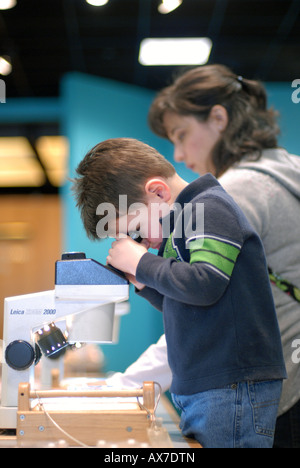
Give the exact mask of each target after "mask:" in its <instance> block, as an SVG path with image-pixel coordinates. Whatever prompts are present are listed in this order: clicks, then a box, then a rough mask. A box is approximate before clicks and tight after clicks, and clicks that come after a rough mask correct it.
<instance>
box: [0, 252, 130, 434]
mask: <svg viewBox="0 0 300 468" xmlns="http://www.w3.org/2000/svg"><path fill="white" fill-rule="evenodd" d="M128 297H129V284H128V281H127V280H126V278H125V277H123V276H122V275H119V274H118V273H116V272H115V271H112V270H111V269H110V268H109V267H107V266H104V265H101V264H100V263H98V262H96V261H95V260H92V259H86V258H85V255H84V254H80V255H78V254H64V255H63V257H62V260H60V261H58V262H56V268H55V289H54V290H51V291H43V292H38V293H33V294H27V295H23V296H15V297H10V298H6V299H5V301H4V330H3V357H2V392H1V407H0V428H13V427H15V425H16V421H15V415H16V407H17V404H18V388H19V384H20V383H23V382H30V384H31V386H32V388H34V366H35V365H36V364H37V363H38V362H39V360H40V359H41V357H42V353H43V354H44V355H45V356H48V357H46V359H49V358H53V357H54V358H55V354H56V353H61V352H62V351H63V349H64V348H66V347H68V346H69V345H71V344H73V343H76V342H82V343H88V342H90V343H91V342H93V343H107V342H113V339H114V323H115V320H116V315H115V305H116V304H117V303H119V302H122V301H126V300H128ZM53 330H54V333H52V334H51V332H52V331H53ZM65 331H67V336H66V335H65V334H63V332H65ZM39 340H41V341H39ZM46 342H47V343H48V344H47V343H46ZM39 343H40V344H39ZM42 343H43V345H42ZM47 353H49V354H47ZM44 359H45V358H44ZM12 424H13V425H12Z"/></svg>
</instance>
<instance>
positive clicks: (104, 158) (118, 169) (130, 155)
mask: <svg viewBox="0 0 300 468" xmlns="http://www.w3.org/2000/svg"><path fill="white" fill-rule="evenodd" d="M76 172H77V174H78V176H79V177H78V178H75V179H73V180H72V182H73V187H72V190H73V192H74V195H75V199H76V201H77V205H76V206H77V207H78V208H79V211H80V214H81V218H82V221H83V225H84V228H85V230H86V232H87V235H88V237H90V238H91V239H94V240H95V239H97V238H98V237H99V236H98V233H97V230H96V228H97V223H98V222H99V221H100V219H102V218H103V217H104V216H106V214H105V213H102V214H101V215H98V214H97V208H98V206H99V205H100V204H110V205H112V206H113V207H114V208H115V210H116V215H117V216H118V217H119V216H121V215H123V214H126V213H120V212H119V204H120V199H119V196H120V195H126V196H127V209H128V207H130V205H132V204H133V203H143V202H145V197H146V193H145V183H146V181H147V180H148V179H149V178H151V177H165V178H169V177H172V176H173V175H174V174H175V169H174V166H173V165H172V164H171V163H170V162H168V161H167V160H166V159H165V158H164V157H163V156H162V155H161V154H160V153H159V152H158V151H156V150H155V149H154V148H152V147H151V146H149V145H146V144H145V143H142V142H141V141H138V140H135V139H132V138H114V139H110V140H106V141H103V142H102V143H99V144H98V145H96V146H95V147H94V148H92V149H91V150H90V151H89V152H88V153H87V154H86V156H85V157H84V159H83V160H82V161H81V163H80V164H79V165H78V167H77V169H76ZM102 206H104V205H102ZM125 209H126V207H125ZM100 211H101V210H100Z"/></svg>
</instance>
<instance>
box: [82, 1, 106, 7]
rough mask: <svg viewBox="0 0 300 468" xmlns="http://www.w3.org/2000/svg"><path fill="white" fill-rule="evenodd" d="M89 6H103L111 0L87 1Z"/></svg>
mask: <svg viewBox="0 0 300 468" xmlns="http://www.w3.org/2000/svg"><path fill="white" fill-rule="evenodd" d="M85 1H86V2H87V3H88V4H89V5H93V6H103V5H106V4H107V3H108V1H109V0H85Z"/></svg>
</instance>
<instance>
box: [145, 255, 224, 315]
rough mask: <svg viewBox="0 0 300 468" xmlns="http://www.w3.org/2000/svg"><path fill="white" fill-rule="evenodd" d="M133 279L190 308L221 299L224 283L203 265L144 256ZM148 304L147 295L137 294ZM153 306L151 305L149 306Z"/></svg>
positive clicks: (222, 279)
mask: <svg viewBox="0 0 300 468" xmlns="http://www.w3.org/2000/svg"><path fill="white" fill-rule="evenodd" d="M136 278H137V280H138V281H140V282H141V283H144V284H146V285H147V286H148V287H150V288H152V289H154V290H156V291H157V292H158V293H160V294H161V295H163V296H168V297H171V298H172V299H175V300H176V301H179V302H183V303H185V304H190V305H201V306H208V305H212V304H214V303H216V302H217V301H219V299H220V298H221V297H222V296H223V294H224V292H225V290H226V288H227V286H228V281H227V280H226V279H225V278H222V277H219V276H218V275H217V274H216V273H214V272H213V271H212V270H209V268H207V267H206V266H205V265H203V264H193V265H190V264H188V263H185V262H180V263H178V262H177V261H176V260H175V259H172V258H162V257H158V256H156V255H153V254H151V253H149V252H148V253H146V254H145V255H143V257H142V258H141V260H140V262H139V264H138V268H137V273H136ZM141 295H142V296H143V297H145V298H146V299H148V300H149V301H150V302H151V303H152V300H151V292H150V294H149V293H148V294H147V296H146V294H145V295H144V293H142V294H141ZM153 305H154V304H153Z"/></svg>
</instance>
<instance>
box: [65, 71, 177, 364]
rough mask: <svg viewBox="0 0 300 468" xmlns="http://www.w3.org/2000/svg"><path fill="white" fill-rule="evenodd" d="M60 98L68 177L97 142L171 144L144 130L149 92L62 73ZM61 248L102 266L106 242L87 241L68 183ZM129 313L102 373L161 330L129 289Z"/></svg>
mask: <svg viewBox="0 0 300 468" xmlns="http://www.w3.org/2000/svg"><path fill="white" fill-rule="evenodd" d="M62 98H63V100H64V119H63V131H64V133H65V134H66V135H67V136H68V138H69V141H70V177H74V176H75V171H74V169H75V168H76V167H77V165H78V163H79V162H80V161H81V160H82V158H83V157H84V155H85V154H86V152H87V151H88V150H89V149H90V148H92V147H93V146H94V145H95V144H97V143H99V142H100V141H102V140H106V139H108V138H115V137H132V138H137V139H140V140H142V141H144V142H145V143H148V144H151V145H152V146H155V147H156V148H157V149H158V150H160V151H161V152H162V153H164V154H166V152H167V153H168V152H169V153H171V151H170V150H171V146H170V145H169V144H168V143H167V142H165V141H163V140H161V139H158V138H156V137H155V136H154V135H153V134H152V133H151V132H150V130H149V129H148V127H147V113H148V108H149V105H150V103H151V100H152V99H153V93H152V92H150V91H147V90H144V89H141V88H137V87H134V86H129V85H125V84H121V83H117V82H113V81H108V80H105V79H100V78H95V77H91V76H86V75H82V74H78V73H75V74H69V75H66V76H65V77H64V79H63V82H62ZM63 197H64V202H65V203H64V207H65V216H64V219H65V246H66V250H69V251H78V250H80V251H84V252H85V253H86V255H87V256H88V257H90V258H94V259H95V260H98V261H100V262H101V263H105V262H106V256H107V251H108V248H109V245H110V243H111V241H110V240H105V241H96V242H93V241H90V240H88V239H87V236H86V234H85V232H84V230H83V227H82V223H81V220H80V217H79V213H78V210H77V208H76V207H75V203H74V199H73V198H72V196H71V194H70V184H68V185H67V186H66V187H65V188H64V190H63ZM130 306H131V311H130V314H129V315H127V316H125V317H123V318H122V321H121V328H120V339H119V343H118V344H117V345H104V346H102V349H103V351H104V353H105V357H106V369H107V370H120V371H122V370H124V369H125V368H126V367H127V366H128V365H129V364H130V363H131V362H133V361H134V360H135V359H136V358H137V357H138V356H139V355H140V354H141V353H142V352H143V351H144V350H145V349H146V347H148V346H149V345H150V344H151V343H153V342H154V341H155V340H157V339H158V338H159V336H160V335H161V333H162V332H163V326H162V316H161V313H160V312H158V311H156V310H155V309H153V307H152V306H150V305H149V304H148V303H147V302H146V301H145V300H142V299H141V298H138V297H137V296H136V295H135V294H134V291H133V288H132V287H131V293H130Z"/></svg>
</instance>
